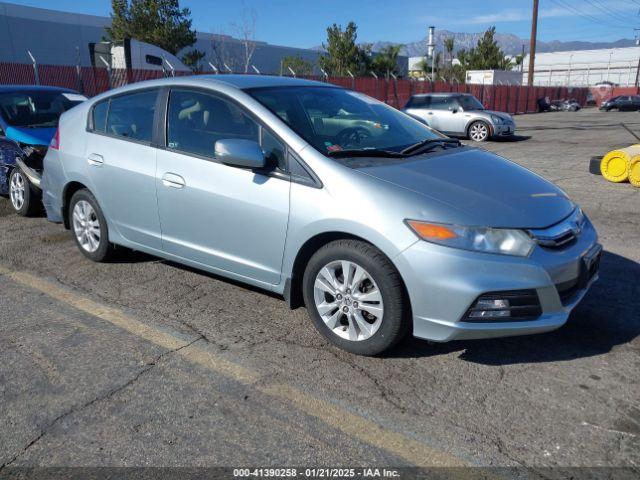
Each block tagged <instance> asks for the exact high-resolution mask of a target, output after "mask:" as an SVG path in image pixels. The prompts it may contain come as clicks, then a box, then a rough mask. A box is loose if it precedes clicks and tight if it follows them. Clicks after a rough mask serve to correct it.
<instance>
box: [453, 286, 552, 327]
mask: <svg viewBox="0 0 640 480" xmlns="http://www.w3.org/2000/svg"><path fill="white" fill-rule="evenodd" d="M540 315H542V307H541V306H540V299H539V298H538V293H537V292H536V291H535V290H508V291H502V292H489V293H485V294H482V295H480V296H479V297H478V298H477V299H476V301H475V302H473V304H472V305H471V307H470V308H469V310H467V313H466V314H465V315H464V317H463V318H462V321H463V322H472V323H479V322H482V323H486V322H524V321H530V320H536V319H537V318H538V317H540Z"/></svg>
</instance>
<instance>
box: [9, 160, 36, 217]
mask: <svg viewBox="0 0 640 480" xmlns="http://www.w3.org/2000/svg"><path fill="white" fill-rule="evenodd" d="M9 199H10V200H11V206H12V207H13V209H14V210H15V211H16V213H17V214H18V215H22V216H23V217H32V216H34V215H35V214H36V212H37V211H38V192H37V191H36V189H35V188H33V185H31V182H29V179H28V178H27V176H26V175H25V174H24V173H23V172H22V170H20V168H18V167H16V168H14V169H13V170H12V171H11V175H10V177H9Z"/></svg>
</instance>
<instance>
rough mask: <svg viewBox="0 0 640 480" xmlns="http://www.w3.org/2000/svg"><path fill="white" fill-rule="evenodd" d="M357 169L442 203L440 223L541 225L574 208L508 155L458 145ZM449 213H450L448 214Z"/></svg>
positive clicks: (551, 187) (496, 225)
mask: <svg viewBox="0 0 640 480" xmlns="http://www.w3.org/2000/svg"><path fill="white" fill-rule="evenodd" d="M358 170H359V171H361V172H362V173H365V174H367V175H371V176H373V177H376V178H378V179H380V180H383V181H386V182H390V183H392V184H394V185H396V186H398V187H401V188H405V189H408V190H410V191H413V192H415V193H418V194H420V195H423V196H424V197H427V198H429V199H433V200H435V201H436V202H434V203H437V204H438V205H440V206H445V205H446V206H448V207H449V208H445V210H444V211H442V210H441V215H439V217H440V218H425V219H423V220H430V221H435V222H443V223H456V222H460V221H463V222H464V223H465V224H466V225H476V226H489V227H504V228H545V227H548V226H550V225H553V224H555V223H557V222H559V221H561V220H563V219H564V218H566V217H567V216H568V215H569V214H570V213H571V212H572V211H573V209H574V208H575V205H574V204H573V202H571V200H569V199H568V198H567V196H566V195H565V194H564V192H563V191H562V190H560V189H559V188H558V187H556V186H555V185H553V184H552V183H550V182H548V181H547V180H545V179H543V178H542V177H540V176H538V175H536V174H534V173H533V172H531V171H529V170H527V169H526V168H523V167H521V166H519V165H517V164H515V163H513V162H511V161H509V160H506V159H504V158H502V157H499V156H497V155H494V154H492V153H489V152H485V151H483V150H477V149H473V148H460V149H456V150H454V151H447V152H442V153H439V154H431V155H424V156H420V157H416V158H415V160H412V161H405V162H401V163H395V164H394V163H386V164H384V165H379V166H365V167H363V168H359V169H358ZM448 217H452V218H448Z"/></svg>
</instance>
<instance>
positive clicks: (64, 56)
mask: <svg viewBox="0 0 640 480" xmlns="http://www.w3.org/2000/svg"><path fill="white" fill-rule="evenodd" d="M110 23H111V19H110V18H108V17H99V16H95V15H85V14H79V13H68V12H61V11H56V10H49V9H44V8H34V7H25V6H22V5H15V4H11V3H5V2H0V62H8V63H31V59H30V57H29V54H28V53H27V52H28V51H30V52H31V53H32V54H33V56H34V57H35V59H36V60H37V62H38V63H39V64H48V65H76V64H77V63H78V62H79V63H80V65H82V66H90V65H91V59H90V55H89V47H88V45H89V43H91V42H100V41H102V40H103V39H104V37H105V35H106V32H105V27H107V26H109V25H110ZM192 48H197V49H198V50H201V51H203V52H205V54H206V57H205V60H204V61H203V67H204V69H205V70H211V68H210V67H209V66H208V62H212V63H213V64H214V65H218V63H219V60H221V59H225V60H224V61H225V62H226V63H227V64H228V65H229V67H230V68H231V69H232V70H234V71H244V65H241V64H242V62H241V61H239V58H242V57H241V55H240V50H241V49H242V48H243V45H242V43H241V42H240V40H238V39H235V38H232V37H230V36H226V35H215V34H210V33H198V35H197V41H196V44H195V45H194V46H193V47H190V48H188V49H186V50H185V51H187V50H191V49H192ZM180 55H181V54H179V55H178V56H180ZM319 55H320V52H318V51H315V50H310V49H304V48H293V47H284V46H279V45H270V44H268V43H265V42H259V41H256V42H255V52H254V54H253V58H252V60H251V64H253V65H255V67H256V68H257V69H259V70H260V72H262V73H268V74H276V73H280V61H281V59H282V58H283V57H287V56H299V57H302V58H303V59H304V60H307V61H310V62H314V63H315V61H316V60H317V58H318V56H319Z"/></svg>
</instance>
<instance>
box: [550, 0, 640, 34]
mask: <svg viewBox="0 0 640 480" xmlns="http://www.w3.org/2000/svg"><path fill="white" fill-rule="evenodd" d="M551 1H552V2H553V3H555V4H556V5H558V6H559V7H560V8H564V9H565V10H568V11H569V12H570V13H574V14H576V15H578V16H579V17H582V18H584V19H586V20H589V21H591V22H593V23H597V24H598V25H602V24H603V23H604V24H607V25H610V26H612V27H614V28H629V27H630V26H629V25H628V24H627V25H623V24H622V23H618V24H615V23H611V21H607V20H605V19H601V18H597V17H595V16H593V15H591V14H588V13H584V12H583V11H581V10H580V9H579V8H576V7H575V6H574V5H572V4H570V3H569V2H568V1H565V0H551Z"/></svg>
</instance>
